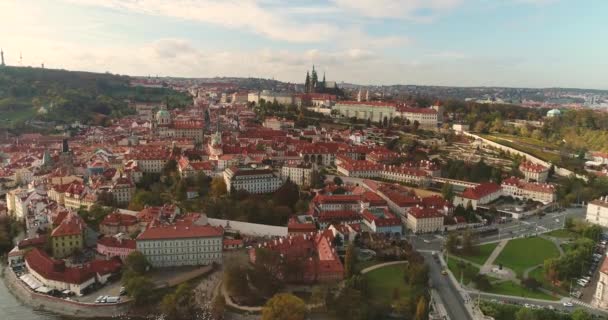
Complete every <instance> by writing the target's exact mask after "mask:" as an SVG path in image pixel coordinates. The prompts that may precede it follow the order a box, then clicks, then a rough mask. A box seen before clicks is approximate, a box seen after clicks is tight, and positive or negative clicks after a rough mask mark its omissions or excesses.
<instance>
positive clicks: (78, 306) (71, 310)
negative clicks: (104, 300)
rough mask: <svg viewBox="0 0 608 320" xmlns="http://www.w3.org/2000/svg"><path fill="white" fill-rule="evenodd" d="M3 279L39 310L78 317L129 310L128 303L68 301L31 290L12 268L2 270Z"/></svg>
mask: <svg viewBox="0 0 608 320" xmlns="http://www.w3.org/2000/svg"><path fill="white" fill-rule="evenodd" d="M3 271H4V272H3V273H4V274H3V276H4V281H5V283H6V286H7V287H8V288H9V289H10V291H11V292H12V293H13V294H14V295H15V296H16V297H17V298H18V299H19V300H20V301H21V302H23V303H25V304H27V305H29V306H31V307H33V308H35V309H40V310H47V311H51V312H55V313H58V314H62V315H67V316H75V317H78V318H113V317H117V316H120V315H124V314H126V313H127V312H128V311H129V308H130V303H129V302H122V303H117V304H93V303H81V302H76V301H69V300H65V299H60V298H56V297H51V296H48V295H44V294H39V293H35V292H33V291H31V290H30V289H29V288H27V287H26V285H25V284H24V283H23V282H22V281H21V280H19V279H18V278H17V276H16V275H15V273H13V271H12V270H10V269H8V268H5V269H4V270H3Z"/></svg>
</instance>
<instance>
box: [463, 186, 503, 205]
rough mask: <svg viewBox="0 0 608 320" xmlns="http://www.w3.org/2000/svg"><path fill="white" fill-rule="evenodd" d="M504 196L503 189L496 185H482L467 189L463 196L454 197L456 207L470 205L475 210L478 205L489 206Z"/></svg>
mask: <svg viewBox="0 0 608 320" xmlns="http://www.w3.org/2000/svg"><path fill="white" fill-rule="evenodd" d="M501 195H502V188H501V187H500V186H499V185H497V184H496V183H492V182H486V183H481V184H479V185H477V186H476V187H473V188H467V189H465V190H464V192H462V194H461V195H458V196H455V197H454V206H458V205H462V206H463V207H465V208H466V207H467V206H468V205H469V203H470V204H471V206H472V207H473V209H474V210H476V209H477V206H478V205H484V204H488V203H490V202H492V201H494V200H496V199H498V198H499V197H500V196H501Z"/></svg>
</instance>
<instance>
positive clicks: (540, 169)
mask: <svg viewBox="0 0 608 320" xmlns="http://www.w3.org/2000/svg"><path fill="white" fill-rule="evenodd" d="M519 171H521V172H522V173H523V174H524V177H525V179H526V181H536V182H545V181H547V178H548V177H549V168H547V167H545V166H543V165H541V164H537V163H533V162H529V161H525V162H522V163H521V164H520V165H519Z"/></svg>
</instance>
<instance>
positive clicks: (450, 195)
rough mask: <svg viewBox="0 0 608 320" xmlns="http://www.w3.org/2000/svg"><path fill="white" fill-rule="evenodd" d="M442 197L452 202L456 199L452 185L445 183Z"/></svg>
mask: <svg viewBox="0 0 608 320" xmlns="http://www.w3.org/2000/svg"><path fill="white" fill-rule="evenodd" d="M441 195H442V196H443V198H444V199H446V200H448V201H450V202H451V201H452V199H454V187H453V186H452V184H451V183H445V184H444V185H443V187H442V188H441Z"/></svg>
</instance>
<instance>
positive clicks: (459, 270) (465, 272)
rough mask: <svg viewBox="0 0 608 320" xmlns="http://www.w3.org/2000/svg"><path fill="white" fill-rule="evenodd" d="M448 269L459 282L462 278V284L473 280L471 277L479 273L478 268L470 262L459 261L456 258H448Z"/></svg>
mask: <svg viewBox="0 0 608 320" xmlns="http://www.w3.org/2000/svg"><path fill="white" fill-rule="evenodd" d="M448 269H450V271H451V272H452V274H453V275H454V277H455V278H456V280H458V281H459V282H460V280H461V278H462V282H463V284H465V285H466V284H468V283H470V282H471V281H473V278H474V277H475V276H476V275H477V274H478V273H479V268H477V267H476V266H474V265H472V264H470V263H466V262H465V263H464V266H463V264H462V263H461V261H459V260H457V259H448Z"/></svg>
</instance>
